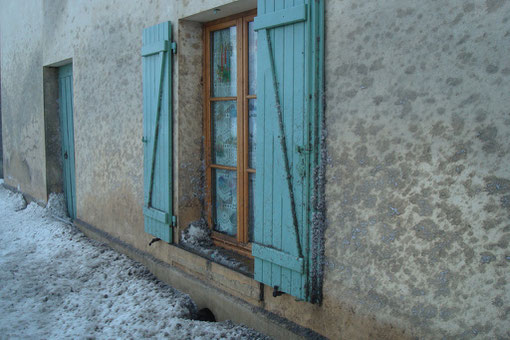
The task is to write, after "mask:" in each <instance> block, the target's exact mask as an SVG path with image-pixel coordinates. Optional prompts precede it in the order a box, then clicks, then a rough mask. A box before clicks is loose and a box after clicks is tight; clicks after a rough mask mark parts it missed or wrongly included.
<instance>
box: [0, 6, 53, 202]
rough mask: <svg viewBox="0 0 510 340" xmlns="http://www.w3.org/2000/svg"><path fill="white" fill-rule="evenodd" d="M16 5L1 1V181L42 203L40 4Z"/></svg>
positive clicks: (44, 194)
mask: <svg viewBox="0 0 510 340" xmlns="http://www.w3.org/2000/svg"><path fill="white" fill-rule="evenodd" d="M19 5H20V4H19V3H17V2H15V1H2V2H1V3H0V8H1V11H0V25H1V27H0V31H1V33H2V39H1V44H2V47H1V51H2V58H1V63H2V66H1V68H2V79H3V80H4V81H2V84H1V86H2V103H1V105H2V122H3V124H2V130H3V131H2V132H3V133H2V136H3V147H4V148H3V152H4V162H5V163H4V170H5V172H4V176H5V183H6V184H8V185H10V186H13V187H16V188H18V189H20V190H22V191H23V192H25V193H27V194H29V195H31V196H32V197H34V198H35V199H38V200H42V201H45V200H46V182H45V170H44V163H45V158H44V120H43V119H44V118H43V117H44V112H43V91H42V87H43V85H42V84H43V82H42V77H43V72H42V71H43V70H42V67H41V65H42V54H41V51H42V39H41V30H42V15H41V11H42V3H41V2H40V1H30V0H27V1H25V2H23V6H22V8H23V11H21V10H19ZM19 32H23V34H19ZM28 99H30V100H28Z"/></svg>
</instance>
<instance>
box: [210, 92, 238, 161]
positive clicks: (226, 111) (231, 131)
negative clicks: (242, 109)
mask: <svg viewBox="0 0 510 340" xmlns="http://www.w3.org/2000/svg"><path fill="white" fill-rule="evenodd" d="M211 124H212V132H211V135H212V162H213V164H221V165H229V166H237V107H236V102H235V101H230V100H229V101H220V102H212V103H211Z"/></svg>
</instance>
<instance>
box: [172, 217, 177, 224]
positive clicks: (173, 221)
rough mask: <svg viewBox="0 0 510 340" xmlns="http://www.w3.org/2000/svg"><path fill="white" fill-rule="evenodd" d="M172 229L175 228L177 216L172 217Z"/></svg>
mask: <svg viewBox="0 0 510 340" xmlns="http://www.w3.org/2000/svg"><path fill="white" fill-rule="evenodd" d="M172 227H177V216H172Z"/></svg>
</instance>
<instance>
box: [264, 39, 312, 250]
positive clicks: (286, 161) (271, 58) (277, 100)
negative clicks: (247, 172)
mask: <svg viewBox="0 0 510 340" xmlns="http://www.w3.org/2000/svg"><path fill="white" fill-rule="evenodd" d="M264 31H266V40H267V50H268V53H269V63H270V64H271V73H272V76H273V87H274V95H275V103H276V111H277V113H278V125H279V127H280V134H281V137H280V146H281V148H282V154H283V162H284V164H285V172H286V173H287V176H286V178H287V186H288V188H289V196H290V209H291V214H292V224H293V225H294V233H295V235H296V246H297V251H298V255H299V257H300V258H303V249H302V248H301V241H300V237H299V227H298V221H297V214H296V202H295V199H294V188H293V186H292V175H291V173H290V165H289V156H288V153H287V139H286V138H285V129H284V127H283V112H282V106H281V104H280V94H279V91H278V80H277V79H276V67H275V61H274V56H273V46H272V43H271V36H270V34H269V30H268V29H264Z"/></svg>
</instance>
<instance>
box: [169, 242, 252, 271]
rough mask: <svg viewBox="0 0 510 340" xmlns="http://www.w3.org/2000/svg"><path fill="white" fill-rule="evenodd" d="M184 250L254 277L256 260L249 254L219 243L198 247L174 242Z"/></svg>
mask: <svg viewBox="0 0 510 340" xmlns="http://www.w3.org/2000/svg"><path fill="white" fill-rule="evenodd" d="M173 246H176V247H178V248H180V249H182V250H185V251H187V252H190V253H192V254H194V255H198V256H200V257H202V258H204V259H206V260H208V261H211V262H214V263H216V264H218V265H220V266H224V267H227V268H228V269H230V270H233V271H235V272H238V273H240V274H242V275H245V276H247V277H249V278H251V279H253V272H254V260H253V258H249V257H247V256H243V255H240V254H238V253H236V252H234V251H232V250H228V249H225V248H221V247H218V246H217V245H213V246H209V247H196V246H192V245H188V244H187V243H183V242H180V243H179V244H173Z"/></svg>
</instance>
